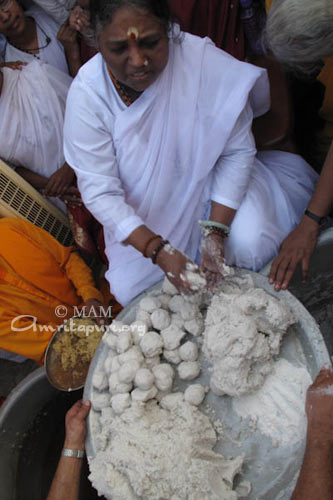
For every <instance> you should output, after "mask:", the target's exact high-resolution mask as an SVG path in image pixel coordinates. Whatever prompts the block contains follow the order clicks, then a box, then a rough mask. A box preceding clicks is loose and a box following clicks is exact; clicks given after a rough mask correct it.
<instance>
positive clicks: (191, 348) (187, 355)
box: [179, 341, 199, 361]
mask: <svg viewBox="0 0 333 500" xmlns="http://www.w3.org/2000/svg"><path fill="white" fill-rule="evenodd" d="M198 355H199V352H198V346H197V344H195V343H194V342H191V341H188V342H185V344H183V345H181V346H180V348H179V356H180V357H181V359H182V360H183V361H196V360H197V359H198Z"/></svg>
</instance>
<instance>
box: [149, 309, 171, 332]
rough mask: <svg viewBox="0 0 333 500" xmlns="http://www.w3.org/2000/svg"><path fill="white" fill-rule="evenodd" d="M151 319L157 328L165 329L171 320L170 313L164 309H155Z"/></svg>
mask: <svg viewBox="0 0 333 500" xmlns="http://www.w3.org/2000/svg"><path fill="white" fill-rule="evenodd" d="M151 321H152V324H153V327H154V328H155V329H156V330H165V328H168V326H169V325H170V322H171V318H170V314H169V313H168V311H165V310H164V309H155V311H154V312H153V313H152V315H151Z"/></svg>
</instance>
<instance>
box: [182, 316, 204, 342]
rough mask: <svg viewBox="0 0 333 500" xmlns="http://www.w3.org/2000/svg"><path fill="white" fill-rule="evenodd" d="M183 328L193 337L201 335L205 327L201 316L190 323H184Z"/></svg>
mask: <svg viewBox="0 0 333 500" xmlns="http://www.w3.org/2000/svg"><path fill="white" fill-rule="evenodd" d="M184 328H185V330H186V331H187V332H188V333H190V334H191V335H193V336H194V337H197V336H199V335H201V334H202V333H203V331H204V329H205V325H204V322H203V319H202V317H201V315H200V316H199V317H196V318H195V319H191V320H190V321H185V323H184Z"/></svg>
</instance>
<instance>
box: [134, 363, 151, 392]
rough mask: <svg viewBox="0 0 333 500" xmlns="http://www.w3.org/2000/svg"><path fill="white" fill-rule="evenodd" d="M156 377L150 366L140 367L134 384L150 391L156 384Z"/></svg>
mask: <svg viewBox="0 0 333 500" xmlns="http://www.w3.org/2000/svg"><path fill="white" fill-rule="evenodd" d="M154 380H155V377H154V375H153V374H152V372H151V371H150V370H148V368H140V369H139V370H138V371H137V372H136V374H135V379H134V384H135V385H136V387H138V389H141V390H142V391H149V389H151V388H152V387H153V385H154Z"/></svg>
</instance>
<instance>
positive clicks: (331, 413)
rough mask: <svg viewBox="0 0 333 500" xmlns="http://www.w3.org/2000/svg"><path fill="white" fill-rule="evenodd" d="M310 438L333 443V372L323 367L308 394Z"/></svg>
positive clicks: (307, 406)
mask: <svg viewBox="0 0 333 500" xmlns="http://www.w3.org/2000/svg"><path fill="white" fill-rule="evenodd" d="M306 413H307V417H308V438H310V439H314V440H315V441H316V442H321V443H326V444H327V443H330V444H333V372H332V371H331V370H329V369H322V370H321V371H320V372H319V375H318V376H317V378H316V379H315V381H314V382H313V384H312V385H310V387H309V388H308V392H307V396H306Z"/></svg>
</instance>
